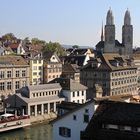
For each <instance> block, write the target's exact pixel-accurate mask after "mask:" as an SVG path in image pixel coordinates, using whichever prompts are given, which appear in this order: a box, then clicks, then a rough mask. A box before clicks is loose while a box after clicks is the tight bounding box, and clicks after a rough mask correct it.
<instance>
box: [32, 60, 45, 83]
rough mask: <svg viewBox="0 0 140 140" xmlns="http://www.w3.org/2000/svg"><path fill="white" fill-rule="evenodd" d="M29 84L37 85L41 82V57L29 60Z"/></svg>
mask: <svg viewBox="0 0 140 140" xmlns="http://www.w3.org/2000/svg"><path fill="white" fill-rule="evenodd" d="M30 74H31V76H30V84H31V85H38V84H41V83H43V59H40V58H38V59H32V60H30Z"/></svg>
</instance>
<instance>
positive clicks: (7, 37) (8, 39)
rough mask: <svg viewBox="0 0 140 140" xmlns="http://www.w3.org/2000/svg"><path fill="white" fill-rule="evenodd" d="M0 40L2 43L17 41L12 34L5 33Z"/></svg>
mask: <svg viewBox="0 0 140 140" xmlns="http://www.w3.org/2000/svg"><path fill="white" fill-rule="evenodd" d="M1 38H2V40H3V41H12V40H17V38H16V37H15V35H14V34H13V33H7V34H5V35H3V36H2V37H1Z"/></svg>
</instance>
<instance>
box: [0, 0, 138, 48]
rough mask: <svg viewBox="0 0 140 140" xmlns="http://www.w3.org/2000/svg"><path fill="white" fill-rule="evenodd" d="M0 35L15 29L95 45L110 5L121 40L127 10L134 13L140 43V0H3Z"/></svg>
mask: <svg viewBox="0 0 140 140" xmlns="http://www.w3.org/2000/svg"><path fill="white" fill-rule="evenodd" d="M0 2H1V3H0V36H2V35H4V34H6V33H13V34H14V35H15V36H16V37H19V38H21V39H24V38H25V37H29V38H34V37H37V38H39V39H42V40H45V41H47V42H49V41H52V42H59V43H61V44H67V45H79V46H92V47H94V46H95V45H96V44H97V42H98V41H100V32H101V26H102V22H103V24H105V23H106V14H107V11H108V9H109V8H110V7H111V9H112V11H113V15H114V22H115V26H116V39H118V40H119V41H121V40H122V39H121V34H122V25H123V19H124V14H125V11H126V10H127V8H128V9H129V11H130V13H131V21H132V25H133V28H134V33H133V36H134V43H133V44H134V46H140V39H139V36H140V8H139V7H140V0H1V1H0Z"/></svg>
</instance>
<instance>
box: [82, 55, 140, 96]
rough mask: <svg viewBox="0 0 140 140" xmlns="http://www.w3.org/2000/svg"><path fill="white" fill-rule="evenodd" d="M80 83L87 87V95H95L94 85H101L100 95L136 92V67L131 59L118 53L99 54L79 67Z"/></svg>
mask: <svg viewBox="0 0 140 140" xmlns="http://www.w3.org/2000/svg"><path fill="white" fill-rule="evenodd" d="M80 80H81V83H82V84H83V85H85V86H87V87H88V90H87V96H88V97H89V98H93V97H96V94H95V93H96V92H95V89H96V88H95V85H96V84H98V85H99V86H101V87H102V90H103V94H102V96H112V95H117V94H118V95H119V94H133V95H134V94H137V67H136V66H135V65H134V62H133V60H132V59H127V58H125V57H122V56H120V55H119V54H114V53H110V54H107V53H105V54H101V55H99V56H98V57H97V58H94V59H91V60H90V61H89V63H88V64H87V65H85V66H84V67H83V68H82V69H81V73H80Z"/></svg>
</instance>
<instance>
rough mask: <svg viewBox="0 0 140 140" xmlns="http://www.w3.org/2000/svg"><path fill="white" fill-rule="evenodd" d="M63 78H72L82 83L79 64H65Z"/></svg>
mask: <svg viewBox="0 0 140 140" xmlns="http://www.w3.org/2000/svg"><path fill="white" fill-rule="evenodd" d="M62 77H63V78H70V79H73V80H75V81H76V82H80V68H79V66H78V65H77V64H64V65H63V66H62Z"/></svg>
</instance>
